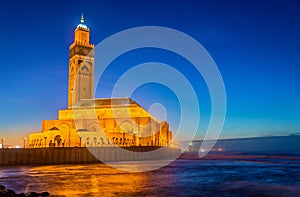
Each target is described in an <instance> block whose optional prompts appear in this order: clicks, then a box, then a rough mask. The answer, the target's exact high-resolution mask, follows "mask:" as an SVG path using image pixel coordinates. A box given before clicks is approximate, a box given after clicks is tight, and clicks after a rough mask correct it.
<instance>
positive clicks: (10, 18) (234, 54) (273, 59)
mask: <svg viewBox="0 0 300 197" xmlns="http://www.w3.org/2000/svg"><path fill="white" fill-rule="evenodd" d="M299 10H300V3H299V1H296V0H295V1H292V0H288V1H283V0H282V1H276V0H274V1H266V0H265V1H256V0H251V1H247V0H244V1H230V0H228V1H215V0H212V1H199V0H189V1H184V0H177V1H176V0H165V1H161V0H151V1H150V0H139V1H137V0H133V1H124V0H109V1H108V0H107V1H72V2H71V1H70V2H67V1H66V2H65V1H33V0H27V1H14V0H10V1H1V6H0V16H1V31H0V43H1V49H0V57H1V62H0V67H1V73H2V76H1V86H0V88H1V89H0V92H1V97H0V99H1V102H0V138H5V143H6V144H11V145H16V144H22V143H23V142H22V138H24V137H27V136H28V134H29V133H31V132H38V131H40V130H41V121H42V120H44V119H56V118H57V111H58V110H59V109H65V108H66V107H67V83H68V77H67V76H68V58H69V57H68V56H69V51H68V50H69V45H70V44H71V43H72V42H73V32H74V29H75V28H76V26H77V25H78V24H79V22H80V15H81V13H82V12H83V13H84V16H85V24H86V25H87V26H88V27H89V28H90V30H91V42H92V43H93V44H95V45H97V44H98V43H99V42H101V41H102V40H104V39H105V38H107V37H109V36H111V35H113V34H115V33H118V32H120V31H123V30H126V29H129V28H133V27H139V26H163V27H168V28H173V29H176V30H179V31H181V32H183V33H185V34H187V35H189V36H191V37H192V38H194V39H195V40H197V41H198V42H199V43H201V44H202V45H203V47H205V49H206V50H207V51H208V52H209V54H210V55H211V57H212V58H213V59H214V61H215V63H216V65H217V66H218V69H219V71H220V73H221V75H222V78H223V81H224V85H225V88H226V97H227V112H226V120H225V124H224V127H223V130H222V133H221V138H241V137H251V136H270V135H271V136H272V135H289V134H293V133H299V131H300V113H299V112H300V102H299V101H300V88H299V84H300V77H299V74H300V59H299V54H300V37H299V35H300V12H299ZM145 62H162V63H165V64H168V65H172V66H173V67H175V68H176V69H177V70H178V71H180V72H181V73H182V74H184V75H185V76H186V78H187V79H188V80H189V81H190V83H191V84H192V85H193V87H194V88H195V91H196V94H197V98H198V99H199V103H200V104H199V106H200V110H201V119H200V122H199V124H200V129H199V130H198V133H197V135H196V138H198V139H201V137H203V135H204V132H205V129H206V128H207V125H208V120H209V117H210V115H211V114H210V112H211V110H210V104H211V103H210V97H209V92H208V89H207V86H206V84H205V82H204V80H203V78H202V77H201V75H200V74H199V73H197V72H196V70H195V69H194V68H193V66H192V65H191V64H190V63H189V62H188V61H187V60H186V59H184V58H182V57H180V56H179V55H177V54H174V53H173V52H170V51H166V50H162V49H152V48H145V49H140V50H134V51H130V52H128V53H126V54H122V55H121V56H120V57H118V58H117V59H116V60H115V61H114V62H112V64H111V65H110V66H109V68H108V70H106V71H105V75H104V76H103V78H101V81H100V82H102V84H104V85H102V86H101V88H97V90H96V97H109V96H110V93H111V88H112V87H113V86H112V84H114V83H115V82H116V81H117V79H118V77H120V76H121V75H122V73H124V72H126V70H128V69H129V68H131V67H133V66H135V65H137V64H141V63H145ZM158 72H159V71H158ZM174 83H176V82H174ZM105 84H106V85H105ZM178 86H180V84H178ZM132 98H133V99H134V100H136V101H137V102H138V103H139V104H140V105H141V106H143V107H144V108H145V109H147V110H149V107H150V106H151V104H153V103H161V104H163V105H164V107H165V109H166V111H167V117H166V119H167V121H168V122H169V123H170V127H171V129H172V130H176V128H177V127H178V125H179V122H180V105H179V104H180V103H179V101H178V99H177V97H176V93H174V92H172V90H171V89H170V88H168V87H165V86H162V85H160V84H156V83H152V84H144V85H143V86H141V87H138V88H137V89H136V91H135V92H134V93H133V95H132ZM190 107H191V108H192V107H193V106H190ZM160 112H162V111H161V110H159V109H158V110H157V111H155V110H154V111H153V113H154V115H156V116H158V117H159V118H163V116H162V117H160V116H161V113H160ZM189 132H191V131H189Z"/></svg>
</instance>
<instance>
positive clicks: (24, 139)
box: [23, 137, 27, 148]
mask: <svg viewBox="0 0 300 197" xmlns="http://www.w3.org/2000/svg"><path fill="white" fill-rule="evenodd" d="M26 140H27V138H26V137H24V138H23V141H24V148H26Z"/></svg>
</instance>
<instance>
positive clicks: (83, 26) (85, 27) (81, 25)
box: [77, 23, 87, 29]
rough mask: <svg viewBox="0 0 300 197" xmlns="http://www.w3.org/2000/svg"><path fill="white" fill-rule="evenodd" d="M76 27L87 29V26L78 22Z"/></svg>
mask: <svg viewBox="0 0 300 197" xmlns="http://www.w3.org/2000/svg"><path fill="white" fill-rule="evenodd" d="M77 28H84V29H87V26H86V25H85V24H84V23H80V24H79V25H77Z"/></svg>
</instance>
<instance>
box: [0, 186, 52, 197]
mask: <svg viewBox="0 0 300 197" xmlns="http://www.w3.org/2000/svg"><path fill="white" fill-rule="evenodd" d="M0 197H50V194H49V193H48V192H43V193H37V192H31V193H30V194H29V195H26V194H24V193H21V194H16V193H15V192H14V191H13V190H11V189H6V188H5V187H4V186H3V185H0Z"/></svg>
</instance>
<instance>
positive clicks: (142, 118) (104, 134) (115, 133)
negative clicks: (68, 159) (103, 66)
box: [28, 15, 172, 148]
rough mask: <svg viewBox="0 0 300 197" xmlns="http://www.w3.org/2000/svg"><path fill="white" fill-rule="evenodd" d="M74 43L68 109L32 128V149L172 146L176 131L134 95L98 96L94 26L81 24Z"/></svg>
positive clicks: (71, 56)
mask: <svg viewBox="0 0 300 197" xmlns="http://www.w3.org/2000/svg"><path fill="white" fill-rule="evenodd" d="M74 34H75V35H74V42H73V43H72V44H71V45H70V48H69V50H70V57H69V82H68V83H69V84H68V108H66V109H63V110H59V111H58V119H57V120H43V121H42V130H41V132H38V133H31V134H30V135H29V138H28V146H29V147H30V148H44V147H84V146H86V147H102V146H124V147H126V146H167V145H168V144H169V143H170V142H171V140H172V132H171V131H170V130H169V124H168V123H167V122H166V121H158V120H157V119H156V118H155V117H153V116H152V115H151V114H150V113H148V112H147V111H146V110H145V109H143V108H142V107H141V106H140V105H139V104H138V103H136V102H135V101H134V100H132V99H130V98H100V99H98V98H96V99H95V98H94V45H93V44H90V29H89V28H88V27H87V26H86V25H85V24H84V18H83V15H82V17H81V23H80V24H79V25H78V26H77V28H76V29H75V32H74Z"/></svg>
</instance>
